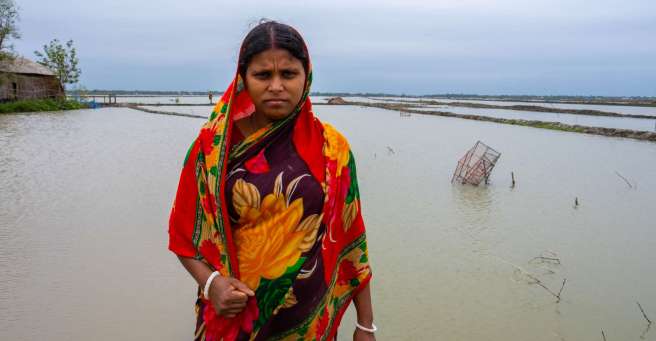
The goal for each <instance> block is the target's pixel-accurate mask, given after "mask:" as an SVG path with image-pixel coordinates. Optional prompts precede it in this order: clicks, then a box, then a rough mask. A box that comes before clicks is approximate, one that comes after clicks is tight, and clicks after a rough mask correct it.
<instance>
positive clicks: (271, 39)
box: [238, 21, 310, 120]
mask: <svg viewBox="0 0 656 341" xmlns="http://www.w3.org/2000/svg"><path fill="white" fill-rule="evenodd" d="M238 64H239V73H240V75H241V77H242V78H243V79H244V82H245V84H246V89H247V91H248V93H249V95H250V97H251V99H252V100H253V104H254V105H255V110H256V112H257V113H259V114H261V115H264V116H265V117H266V118H267V119H269V120H277V119H281V118H284V117H286V116H288V115H289V114H290V113H291V112H292V110H293V109H294V108H295V107H296V105H297V104H298V103H299V101H300V100H301V98H302V96H303V91H304V90H305V81H306V77H307V74H308V72H309V68H310V59H309V56H308V52H307V48H306V46H305V42H304V41H303V38H302V37H301V35H300V34H299V33H298V32H297V31H296V30H295V29H294V28H292V27H291V26H289V25H285V24H281V23H278V22H275V21H267V22H263V23H260V24H259V25H258V26H256V27H255V28H253V29H252V30H251V31H250V32H249V33H248V35H247V36H246V38H244V41H243V43H242V46H241V50H240V53H239V61H238Z"/></svg>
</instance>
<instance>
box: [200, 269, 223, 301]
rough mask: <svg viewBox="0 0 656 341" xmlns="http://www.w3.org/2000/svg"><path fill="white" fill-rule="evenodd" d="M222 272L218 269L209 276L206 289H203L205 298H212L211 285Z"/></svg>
mask: <svg viewBox="0 0 656 341" xmlns="http://www.w3.org/2000/svg"><path fill="white" fill-rule="evenodd" d="M220 275H221V274H220V273H219V272H218V271H214V272H212V274H211V275H210V277H208V278H207V281H206V282H205V289H204V290H203V296H204V297H205V299H207V300H209V299H210V286H211V285H212V281H214V279H215V278H216V276H220Z"/></svg>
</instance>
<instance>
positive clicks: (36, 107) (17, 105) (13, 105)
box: [0, 99, 87, 114]
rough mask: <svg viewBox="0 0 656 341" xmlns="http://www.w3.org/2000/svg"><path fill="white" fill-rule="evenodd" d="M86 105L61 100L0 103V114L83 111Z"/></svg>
mask: <svg viewBox="0 0 656 341" xmlns="http://www.w3.org/2000/svg"><path fill="white" fill-rule="evenodd" d="M85 108H87V105H86V104H84V103H80V102H77V101H70V100H63V99H29V100H20V101H14V102H6V103H0V114H10V113H17V112H32V111H59V110H75V109H85Z"/></svg>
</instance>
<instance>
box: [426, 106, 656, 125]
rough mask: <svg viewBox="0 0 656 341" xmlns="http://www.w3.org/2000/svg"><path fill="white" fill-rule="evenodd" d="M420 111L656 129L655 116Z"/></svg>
mask: <svg viewBox="0 0 656 341" xmlns="http://www.w3.org/2000/svg"><path fill="white" fill-rule="evenodd" d="M414 109H415V110H422V111H448V112H453V113H458V114H464V115H476V116H488V117H498V118H507V119H523V120H536V121H543V122H560V123H565V124H571V125H582V126H587V127H604V128H617V129H629V130H638V131H656V116H655V117H654V119H647V118H630V117H613V116H591V115H575V114H562V113H550V112H536V111H522V110H506V109H482V108H464V107H455V106H449V105H427V106H424V107H421V108H414Z"/></svg>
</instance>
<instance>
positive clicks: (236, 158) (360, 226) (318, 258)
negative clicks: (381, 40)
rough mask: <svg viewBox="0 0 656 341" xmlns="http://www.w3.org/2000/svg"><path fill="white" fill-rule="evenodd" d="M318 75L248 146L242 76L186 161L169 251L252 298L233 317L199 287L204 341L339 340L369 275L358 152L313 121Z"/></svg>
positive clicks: (248, 105)
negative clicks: (240, 129)
mask: <svg viewBox="0 0 656 341" xmlns="http://www.w3.org/2000/svg"><path fill="white" fill-rule="evenodd" d="M311 79H312V72H311V70H309V72H308V77H307V79H306V83H305V91H304V95H303V97H302V99H301V101H300V102H299V104H298V106H297V107H296V109H295V110H294V111H293V112H292V113H291V115H289V116H288V117H287V118H285V119H282V120H280V121H276V122H274V123H272V124H270V125H268V126H267V127H264V128H262V129H260V130H259V131H257V132H255V133H254V134H252V135H250V136H249V137H248V138H246V139H240V138H238V137H235V136H233V135H234V134H235V133H234V132H233V130H235V125H234V121H235V119H238V118H242V117H245V116H248V115H250V114H252V113H253V110H254V107H253V103H252V101H251V99H250V97H249V96H248V93H247V92H246V91H244V89H243V81H242V79H241V78H240V76H239V72H237V76H235V79H234V81H233V82H232V83H231V85H230V86H229V87H228V89H227V90H226V92H225V93H224V95H223V97H222V98H221V101H219V103H217V105H216V107H215V109H214V111H213V112H212V115H211V116H210V118H209V120H208V122H207V123H205V125H204V126H203V127H202V129H201V130H200V134H199V135H198V137H197V138H196V139H195V140H194V142H193V144H192V146H191V148H190V150H189V152H188V154H187V157H186V159H185V162H184V167H183V169H182V174H181V177H180V184H179V187H178V192H177V195H176V198H175V202H174V205H173V208H172V211H171V216H170V223H169V237H170V238H169V249H170V250H171V251H173V252H174V253H176V254H177V255H179V256H183V257H192V258H196V259H199V260H201V261H203V262H205V263H206V264H207V265H208V266H209V267H210V268H212V269H215V270H217V271H219V272H220V273H221V275H222V276H231V277H235V278H237V279H239V280H241V281H242V282H244V283H245V284H246V285H247V286H249V287H250V288H251V289H252V290H253V291H254V292H255V296H254V297H251V298H250V299H249V301H248V303H247V307H246V308H245V309H244V310H243V311H242V312H241V313H240V314H239V315H237V316H236V317H234V318H225V317H223V316H221V315H218V314H217V313H216V312H215V310H214V307H213V306H212V304H211V303H210V302H209V301H208V300H207V299H206V298H205V297H202V295H201V294H200V290H199V297H198V300H197V303H196V312H197V328H196V334H195V339H197V340H207V341H212V340H236V339H239V340H249V339H251V340H270V339H272V340H282V339H293V340H298V339H304V340H328V339H331V338H333V337H334V336H335V334H336V330H337V327H338V325H339V323H340V320H341V317H342V315H343V313H344V311H345V310H346V308H347V307H348V305H349V303H350V302H351V300H352V298H353V297H354V296H355V295H356V294H357V293H358V291H359V290H361V289H362V288H364V287H365V286H366V285H367V283H368V282H369V280H370V279H371V269H370V267H369V262H368V257H367V243H366V237H365V229H364V223H363V221H362V215H361V212H360V195H359V191H358V185H357V179H356V172H355V161H354V159H353V154H352V153H351V151H350V149H349V146H348V142H347V141H346V139H345V138H344V137H343V136H342V135H341V134H340V133H339V132H337V131H336V130H335V129H334V128H333V127H332V126H330V125H328V124H323V123H321V122H320V121H319V120H318V119H317V118H316V117H314V114H313V113H312V104H311V101H310V98H309V97H308V93H309V88H310V83H311ZM235 132H236V131H235ZM228 141H231V143H228Z"/></svg>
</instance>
